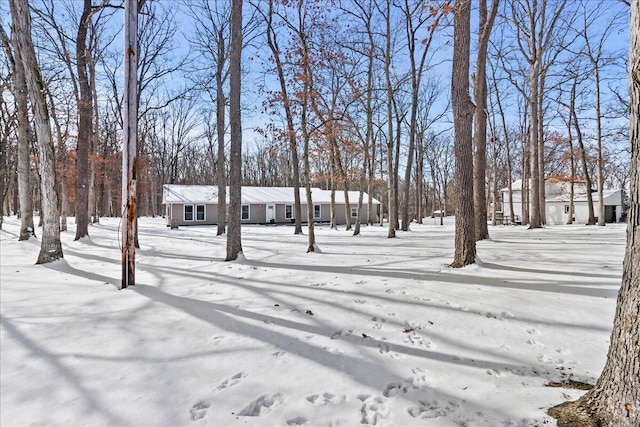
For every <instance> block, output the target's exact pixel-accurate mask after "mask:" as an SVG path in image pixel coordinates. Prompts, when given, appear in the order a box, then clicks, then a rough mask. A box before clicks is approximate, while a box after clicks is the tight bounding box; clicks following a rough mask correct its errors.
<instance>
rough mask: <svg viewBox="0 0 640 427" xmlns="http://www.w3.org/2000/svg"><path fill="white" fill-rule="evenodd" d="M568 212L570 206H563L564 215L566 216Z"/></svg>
mask: <svg viewBox="0 0 640 427" xmlns="http://www.w3.org/2000/svg"><path fill="white" fill-rule="evenodd" d="M569 211H571V206H570V205H564V213H566V214H567V215H568V214H569Z"/></svg>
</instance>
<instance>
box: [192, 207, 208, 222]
mask: <svg viewBox="0 0 640 427" xmlns="http://www.w3.org/2000/svg"><path fill="white" fill-rule="evenodd" d="M199 207H202V219H198V208H199ZM194 214H195V217H194V218H195V221H206V220H207V206H206V205H204V204H197V205H195V212H194Z"/></svg>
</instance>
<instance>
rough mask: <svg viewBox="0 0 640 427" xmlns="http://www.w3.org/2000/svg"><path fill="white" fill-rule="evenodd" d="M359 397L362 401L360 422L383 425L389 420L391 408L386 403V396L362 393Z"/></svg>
mask: <svg viewBox="0 0 640 427" xmlns="http://www.w3.org/2000/svg"><path fill="white" fill-rule="evenodd" d="M367 396H368V397H367ZM358 399H360V400H361V401H362V407H361V408H360V414H361V415H362V418H361V419H360V424H368V425H372V426H383V425H385V424H387V423H388V422H389V421H388V418H389V408H388V407H387V405H386V403H385V400H386V399H385V398H384V397H382V396H369V395H362V394H361V395H359V396H358Z"/></svg>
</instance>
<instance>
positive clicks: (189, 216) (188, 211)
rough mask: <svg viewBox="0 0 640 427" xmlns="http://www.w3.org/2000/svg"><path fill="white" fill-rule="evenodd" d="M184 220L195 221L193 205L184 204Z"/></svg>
mask: <svg viewBox="0 0 640 427" xmlns="http://www.w3.org/2000/svg"><path fill="white" fill-rule="evenodd" d="M184 220H185V221H193V205H184Z"/></svg>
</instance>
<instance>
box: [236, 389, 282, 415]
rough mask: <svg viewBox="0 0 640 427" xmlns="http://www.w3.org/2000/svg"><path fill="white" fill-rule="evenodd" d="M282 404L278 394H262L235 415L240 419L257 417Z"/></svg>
mask: <svg viewBox="0 0 640 427" xmlns="http://www.w3.org/2000/svg"><path fill="white" fill-rule="evenodd" d="M283 403H284V399H283V398H282V395H281V394H280V393H276V394H264V395H262V396H260V397H258V398H257V399H255V400H254V401H252V402H251V403H249V404H248V405H247V406H246V407H245V408H244V409H243V410H242V411H240V412H238V414H237V415H238V416H241V417H258V416H260V415H264V414H267V413H269V412H271V411H272V410H273V409H274V408H276V407H278V406H280V405H282V404H283Z"/></svg>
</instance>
